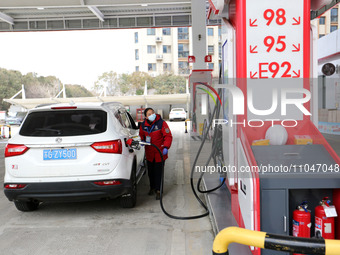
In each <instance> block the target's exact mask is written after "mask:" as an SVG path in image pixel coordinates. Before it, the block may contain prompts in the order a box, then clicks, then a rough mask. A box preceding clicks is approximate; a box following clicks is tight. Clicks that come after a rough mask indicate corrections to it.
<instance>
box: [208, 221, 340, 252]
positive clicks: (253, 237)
mask: <svg viewBox="0 0 340 255" xmlns="http://www.w3.org/2000/svg"><path fill="white" fill-rule="evenodd" d="M230 243H239V244H243V245H248V246H254V247H258V248H261V249H268V250H275V251H285V252H294V253H302V254H311V255H312V254H314V255H338V254H340V240H329V239H314V238H302V237H294V236H283V235H275V234H268V233H266V232H261V231H252V230H248V229H244V228H238V227H228V228H225V229H223V230H221V231H220V232H219V233H218V234H217V236H216V237H215V240H214V244H213V253H212V254H213V255H227V254H228V246H229V244H230Z"/></svg>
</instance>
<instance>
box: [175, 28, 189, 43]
mask: <svg viewBox="0 0 340 255" xmlns="http://www.w3.org/2000/svg"><path fill="white" fill-rule="evenodd" d="M177 31H178V39H179V40H189V29H188V28H187V27H179V28H178V30H177Z"/></svg>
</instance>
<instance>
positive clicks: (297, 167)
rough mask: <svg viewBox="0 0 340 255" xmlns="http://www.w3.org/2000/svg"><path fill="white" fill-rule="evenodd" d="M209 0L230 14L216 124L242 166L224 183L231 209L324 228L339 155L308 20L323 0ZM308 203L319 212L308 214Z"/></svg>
mask: <svg viewBox="0 0 340 255" xmlns="http://www.w3.org/2000/svg"><path fill="white" fill-rule="evenodd" d="M209 2H210V8H211V9H212V11H211V13H214V14H215V15H221V16H222V76H223V77H222V78H223V84H219V85H216V86H214V87H215V89H216V88H220V89H222V90H223V94H224V95H223V96H222V104H223V105H222V108H223V109H224V108H228V110H227V111H226V112H227V113H228V116H227V117H226V119H223V120H220V121H218V124H220V125H222V126H224V128H223V140H224V139H225V137H228V144H226V143H224V144H223V146H224V150H223V151H224V153H225V154H227V155H224V156H225V158H226V159H228V162H226V163H227V164H232V165H233V166H235V167H236V168H237V169H238V171H237V172H233V173H232V172H228V176H227V181H226V185H227V187H228V190H229V192H230V195H231V196H230V197H231V211H232V214H233V216H234V218H235V220H236V222H237V224H238V225H239V226H240V227H242V228H246V229H249V230H256V231H266V232H270V233H274V234H281V235H287V236H288V235H297V236H299V235H300V234H302V233H304V234H303V235H306V237H308V234H309V235H310V237H314V236H315V233H319V232H321V231H320V230H318V226H319V225H321V224H319V220H318V221H317V220H316V219H317V218H320V217H319V216H318V215H319V213H321V212H322V210H321V209H323V210H324V205H325V204H323V205H322V208H320V207H317V206H318V205H319V201H320V199H321V198H323V197H329V199H330V200H332V201H333V202H334V207H335V208H340V171H339V164H340V159H339V157H338V156H337V154H336V153H335V152H334V150H333V149H332V148H331V146H330V145H329V144H328V142H327V141H326V140H325V139H324V137H323V136H322V135H321V133H320V132H319V130H318V128H317V127H316V125H317V117H316V115H317V114H318V112H317V87H316V84H315V80H316V79H313V78H314V77H317V71H316V69H317V68H316V67H317V56H316V54H315V52H316V48H315V47H316V40H315V38H314V37H313V30H312V28H311V25H310V10H311V2H312V4H313V3H314V5H315V2H316V1H310V0H297V1H296V0H285V1H279V0H278V1H269V0H256V1H254V0H230V1H224V0H221V1H209ZM223 98H228V100H223ZM226 102H227V103H228V105H227V107H226V105H225V103H226ZM277 127H280V128H277ZM273 128H274V129H275V130H274V131H272V130H271V129H273ZM268 133H271V134H270V135H268ZM285 136H286V139H281V138H280V139H279V140H280V142H274V140H275V139H274V138H275V137H285ZM273 137H274V138H273ZM301 201H308V204H309V208H317V209H315V210H311V212H308V211H307V212H306V210H307V209H306V208H304V205H301ZM298 205H300V209H297V210H296V208H297V206H298ZM305 209H306V210H305ZM302 214H303V215H302ZM300 216H301V217H303V222H304V223H306V224H304V226H306V228H305V229H302V228H301V231H300V227H301V225H299V228H297V227H296V226H297V224H295V223H297V222H300V219H299V217H300ZM304 217H305V218H304ZM321 217H324V216H323V215H321ZM331 218H332V219H333V220H335V221H334V222H332V223H331V225H326V227H327V230H328V232H329V231H330V232H331V233H332V234H333V235H334V234H335V235H334V238H335V237H336V238H339V236H340V234H338V233H340V223H339V221H337V219H336V218H335V217H331ZM293 219H294V220H295V221H293ZM311 219H312V220H311ZM314 219H315V222H314ZM329 220H331V219H329ZM294 222H295V223H294ZM326 224H328V222H326ZM324 227H325V226H324ZM332 227H334V231H332ZM329 228H330V229H331V230H329ZM322 233H325V231H323V232H322ZM317 235H319V234H317ZM249 249H250V251H251V253H253V254H257V255H258V254H265V255H267V254H271V255H272V254H285V253H279V252H276V251H269V250H261V249H259V248H256V247H249ZM286 254H288V253H286Z"/></svg>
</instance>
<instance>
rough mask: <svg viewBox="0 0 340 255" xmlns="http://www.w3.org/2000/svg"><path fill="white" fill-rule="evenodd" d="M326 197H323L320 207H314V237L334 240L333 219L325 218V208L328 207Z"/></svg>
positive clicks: (328, 201)
mask: <svg viewBox="0 0 340 255" xmlns="http://www.w3.org/2000/svg"><path fill="white" fill-rule="evenodd" d="M330 202H331V201H330V200H328V197H324V198H323V199H322V201H321V202H320V205H318V206H317V207H315V237H318V238H321V237H322V238H324V239H334V237H335V234H334V217H327V216H326V213H325V208H326V209H327V207H330V205H329V203H330Z"/></svg>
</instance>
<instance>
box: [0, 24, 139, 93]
mask: <svg viewBox="0 0 340 255" xmlns="http://www.w3.org/2000/svg"><path fill="white" fill-rule="evenodd" d="M133 32H134V31H133V30H131V29H130V30H129V29H126V30H90V31H59V32H10V33H7V32H6V33H0V67H1V68H6V69H10V70H18V71H20V72H21V73H23V74H26V73H28V72H35V73H37V74H38V76H49V75H53V76H56V77H57V78H59V79H60V80H61V82H62V83H64V84H79V85H83V86H85V87H86V88H88V89H91V88H92V87H93V85H94V82H95V81H96V80H97V79H98V76H100V75H101V74H102V73H104V72H107V71H114V72H117V73H119V74H120V73H132V72H133V71H134V62H133V61H134V48H133V43H134V37H133Z"/></svg>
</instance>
